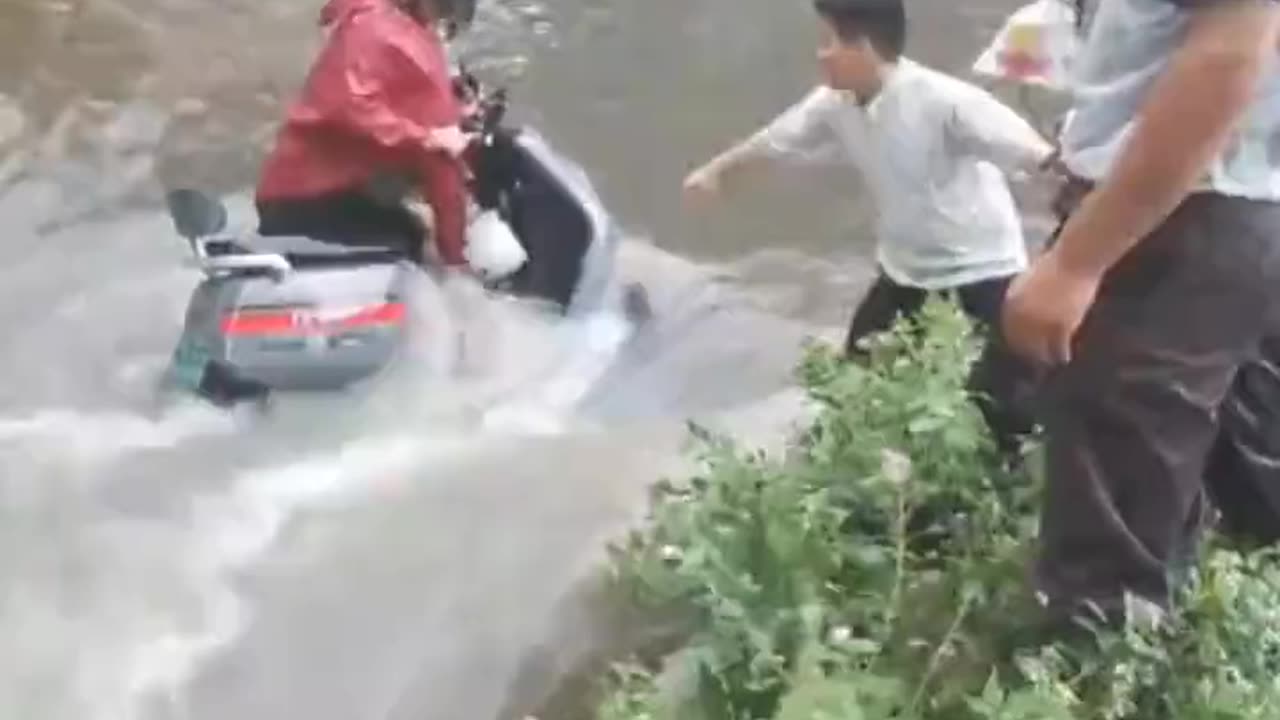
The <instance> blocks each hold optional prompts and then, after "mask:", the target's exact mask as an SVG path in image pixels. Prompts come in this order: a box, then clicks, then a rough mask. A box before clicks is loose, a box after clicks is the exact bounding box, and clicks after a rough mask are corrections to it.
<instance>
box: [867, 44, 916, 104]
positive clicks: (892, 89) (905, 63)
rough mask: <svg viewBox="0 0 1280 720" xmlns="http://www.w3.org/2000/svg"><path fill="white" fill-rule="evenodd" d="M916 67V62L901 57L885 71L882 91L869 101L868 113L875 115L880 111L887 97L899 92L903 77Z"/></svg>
mask: <svg viewBox="0 0 1280 720" xmlns="http://www.w3.org/2000/svg"><path fill="white" fill-rule="evenodd" d="M914 69H915V63H913V62H911V60H909V59H907V58H905V57H900V58H898V61H897V62H896V63H894V64H893V66H892V67H890V68H889V69H888V70H886V71H885V74H884V81H883V83H882V84H881V86H880V92H878V93H876V96H875V97H873V98H871V102H869V103H867V106H866V109H867V114H869V115H875V114H876V113H878V112H879V110H880V107H881V106H882V105H883V104H884V103H885V98H886V97H888V96H890V95H893V94H894V93H896V92H897V90H898V88H899V87H901V86H902V81H903V79H904V78H905V77H906V76H907V75H910V74H911V72H912V71H913V70H914Z"/></svg>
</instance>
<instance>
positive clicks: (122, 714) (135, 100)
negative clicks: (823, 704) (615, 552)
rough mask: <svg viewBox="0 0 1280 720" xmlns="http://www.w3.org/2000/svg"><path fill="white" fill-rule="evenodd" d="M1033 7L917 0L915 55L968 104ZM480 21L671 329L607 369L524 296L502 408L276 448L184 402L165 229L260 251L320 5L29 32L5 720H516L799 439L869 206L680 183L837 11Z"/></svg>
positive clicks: (48, 16)
mask: <svg viewBox="0 0 1280 720" xmlns="http://www.w3.org/2000/svg"><path fill="white" fill-rule="evenodd" d="M1014 4H1015V3H1014V2H1012V1H1006V0H998V1H997V0H990V1H983V2H939V1H937V0H910V1H909V5H910V7H911V15H912V21H913V29H912V39H911V43H910V44H911V50H912V53H913V55H915V56H916V57H917V58H919V59H921V60H924V61H926V62H929V63H932V64H935V65H938V66H941V67H945V68H948V69H951V70H954V71H956V72H959V73H964V72H966V71H967V68H968V67H969V65H970V64H971V63H972V61H973V59H974V58H975V57H976V56H977V54H978V52H979V51H980V49H981V47H982V45H983V44H984V42H985V41H986V40H987V39H988V38H989V36H990V34H991V33H992V32H993V31H994V29H995V27H996V26H997V25H998V23H999V22H1000V21H1001V19H1002V18H1003V17H1004V15H1005V14H1006V13H1007V12H1009V11H1010V10H1011V9H1012V7H1013V5H1014ZM480 5H481V7H480V13H479V19H478V22H477V24H476V27H475V28H474V29H473V30H472V32H471V33H470V34H469V35H468V36H467V37H466V39H465V42H463V43H462V44H461V45H460V46H459V47H458V48H457V52H458V54H459V56H460V57H461V58H462V59H463V60H465V61H466V62H467V63H468V64H469V65H470V66H472V67H473V68H475V69H477V70H479V71H480V72H481V74H482V75H483V76H484V77H485V78H486V79H487V80H489V81H492V82H501V83H505V84H507V85H508V86H509V87H510V89H511V92H512V97H513V104H514V106H515V111H514V112H515V115H516V118H517V119H518V120H519V121H521V122H524V123H527V124H529V125H532V126H534V127H536V128H537V129H538V130H539V131H540V132H541V133H542V134H543V135H545V136H546V137H547V138H548V139H549V140H550V141H551V142H552V143H553V145H555V146H556V147H557V148H558V149H559V150H560V151H562V152H564V153H565V154H567V155H568V156H570V157H572V158H573V159H575V160H576V161H577V162H578V163H580V164H581V165H583V166H584V167H585V168H586V169H587V170H588V172H589V173H590V174H591V176H592V178H593V180H594V182H595V183H596V185H597V187H598V190H599V192H600V194H601V195H602V197H603V198H604V200H605V202H606V203H607V205H608V206H609V208H610V210H611V211H612V212H613V213H614V215H615V216H616V217H617V219H618V220H619V222H620V223H621V224H622V225H623V227H625V228H626V230H627V233H628V236H629V239H628V241H627V242H626V244H625V247H624V248H623V250H622V252H621V258H620V263H619V264H620V273H622V274H623V275H624V276H625V277H627V278H628V279H631V280H636V281H639V282H641V283H643V284H644V285H645V286H646V287H647V288H648V289H649V291H650V293H651V296H652V299H653V305H654V308H655V311H656V316H655V320H654V323H653V324H652V325H651V326H650V327H648V328H646V330H645V332H644V333H643V334H642V335H641V336H639V337H636V338H633V339H632V342H631V343H630V344H629V345H628V346H627V347H626V349H625V351H624V352H623V353H622V354H621V355H619V356H616V357H615V356H610V357H609V358H607V359H604V356H603V355H600V356H595V355H593V354H592V353H593V352H596V350H598V349H599V347H601V346H602V342H603V341H602V338H603V337H605V336H607V335H608V328H607V323H604V325H600V324H592V323H583V324H581V325H580V326H576V327H571V328H563V327H553V326H550V325H549V324H548V323H547V322H546V321H545V319H543V318H541V317H540V316H538V315H536V314H534V313H532V312H528V311H526V309H523V308H521V307H519V306H515V305H512V304H510V303H501V302H493V303H487V304H485V305H484V307H482V308H479V311H478V313H477V314H476V316H475V318H473V319H472V320H471V322H475V323H477V326H478V327H480V328H481V333H482V336H483V337H484V338H485V342H484V344H483V345H482V346H483V347H484V348H485V351H484V352H485V355H484V357H482V358H480V361H479V362H478V366H477V367H475V368H473V370H472V372H471V373H469V374H468V375H467V377H466V378H465V379H462V380H458V379H450V378H448V377H445V376H444V375H442V374H441V373H440V372H437V370H438V368H437V367H436V366H435V365H433V364H432V363H431V362H424V363H423V364H422V367H421V368H415V369H414V370H413V371H411V372H406V373H404V377H400V376H397V377H396V378H394V379H393V380H392V381H388V382H387V383H384V384H382V385H380V386H378V387H377V388H376V389H375V390H374V391H372V392H371V393H370V394H369V395H368V396H366V397H360V398H342V397H339V398H319V399H310V400H307V401H306V402H299V403H296V404H290V403H282V407H280V408H278V412H277V413H276V414H275V415H274V416H273V417H271V418H270V420H269V421H267V422H260V423H252V424H249V423H244V422H241V421H240V419H238V418H236V417H234V416H229V415H227V414H224V413H219V412H215V411H213V410H211V409H209V408H205V407H201V406H197V405H192V406H187V405H182V406H177V407H171V408H164V409H157V407H156V406H155V404H154V394H153V387H154V384H155V382H156V380H157V378H158V376H159V374H160V372H161V371H162V369H163V368H164V366H165V363H166V362H167V360H168V358H169V354H170V352H171V351H172V349H173V344H174V342H175V340H176V338H177V334H178V332H179V330H180V327H181V321H182V313H183V310H184V308H185V303H186V300H187V297H188V295H189V293H190V291H191V288H192V286H193V284H194V283H195V282H196V280H197V276H196V273H195V271H194V270H193V269H192V268H191V267H190V266H189V265H187V264H185V263H184V257H185V252H186V249H185V246H184V245H183V243H182V242H181V241H179V240H177V239H176V238H175V237H173V235H172V232H171V226H170V224H169V222H168V220H167V219H166V218H165V217H164V216H162V215H161V214H160V212H159V210H158V205H159V204H158V200H159V199H160V197H161V192H162V189H163V188H166V187H174V186H177V185H188V186H194V187H199V188H202V189H205V190H209V191H214V192H218V193H222V194H225V195H226V196H228V198H229V199H230V203H231V206H232V208H233V212H234V213H238V214H236V215H235V217H236V218H238V221H242V222H248V221H249V218H248V217H247V215H246V213H245V211H246V209H247V207H246V206H247V203H246V202H245V194H246V192H247V190H248V188H250V187H251V186H252V183H253V180H254V176H255V172H256V167H257V163H258V162H259V160H260V158H261V154H262V152H263V150H264V148H265V147H266V146H267V145H268V144H269V142H270V140H271V138H272V134H273V132H274V123H275V121H276V119H277V117H278V116H279V113H280V108H281V103H282V102H283V100H284V99H285V98H287V96H288V95H289V93H290V92H291V90H292V89H293V88H294V87H296V85H297V83H298V82H299V79H300V77H301V75H302V73H303V72H305V70H306V63H307V60H308V58H309V56H310V53H311V51H312V50H313V48H314V47H315V44H316V42H317V41H318V39H319V29H318V27H317V17H318V11H319V2H318V1H317V0H2V1H0V227H2V228H3V240H0V334H2V335H3V344H4V352H3V353H0V717H3V718H13V719H14V720H169V719H173V720H178V719H179V718H181V719H184V720H215V719H217V720H224V719H227V718H236V719H237V720H279V719H280V718H307V720H357V719H359V720H401V719H408V718H414V719H415V720H427V719H431V720H488V719H489V718H501V717H505V716H506V715H508V714H510V713H513V712H515V710H514V709H515V708H523V707H531V706H533V705H536V704H537V701H538V699H539V696H540V695H541V694H542V693H545V692H546V691H547V690H548V688H550V687H551V686H552V685H553V684H554V682H555V680H556V678H557V676H558V675H559V674H561V673H562V672H564V671H565V670H566V669H568V668H571V667H572V666H573V665H574V663H576V662H577V661H578V659H580V658H581V657H582V656H584V655H585V654H586V653H588V651H589V650H590V649H591V648H592V647H593V646H594V645H596V644H598V643H599V642H601V641H602V640H603V639H604V638H606V637H607V636H608V635H609V633H608V632H606V629H605V628H602V627H600V625H599V623H598V622H597V620H598V619H599V617H601V613H599V612H596V611H597V610H599V608H595V607H593V606H592V605H591V604H590V602H588V601H585V600H584V598H583V595H582V593H581V591H580V588H581V584H582V582H583V581H584V580H585V579H587V578H589V577H590V575H591V572H592V569H593V568H595V567H597V566H598V564H599V562H600V561H601V559H602V557H603V544H604V542H605V541H606V540H607V539H608V538H609V537H611V536H613V535H614V534H616V533H617V532H618V531H619V529H620V528H623V527H625V526H626V524H627V523H629V522H632V521H634V520H636V519H637V518H638V517H639V516H640V515H641V514H642V513H643V510H644V500H645V490H646V486H647V485H648V484H649V483H651V482H653V481H654V480H656V479H658V478H660V477H661V476H662V475H664V474H666V473H673V472H679V471H680V470H681V468H682V467H683V466H684V459H683V456H682V453H681V450H682V446H683V443H684V440H685V432H684V428H685V421H686V420H689V419H697V420H700V421H703V422H706V423H711V424H718V425H719V426H722V427H724V428H727V429H732V430H734V431H735V432H740V433H743V434H745V435H747V436H748V437H752V438H759V439H760V440H761V441H762V442H767V441H776V439H777V438H778V437H779V436H780V434H781V433H782V432H784V431H785V429H786V427H787V424H788V423H789V422H790V420H791V419H792V418H795V417H796V415H797V413H798V412H799V410H800V405H799V403H798V400H797V398H796V396H795V393H794V391H793V389H792V387H791V379H790V372H791V368H792V366H793V364H794V362H795V361H796V359H797V357H798V352H799V344H800V342H801V341H802V340H803V339H804V337H806V336H808V335H811V334H822V335H828V336H830V335H836V334H838V333H839V332H840V329H839V326H840V324H841V323H843V322H844V321H845V319H846V316H847V313H848V312H849V310H850V308H851V307H852V305H853V303H854V302H856V300H857V299H858V296H859V294H860V292H861V291H862V290H863V288H864V287H865V285H866V282H867V280H868V278H869V277H870V272H871V271H870V268H869V267H868V264H867V260H866V258H867V256H868V251H869V248H870V238H869V235H868V228H869V224H868V221H869V218H870V214H869V213H870V210H869V208H868V206H867V203H866V202H865V200H864V199H863V198H862V197H861V195H860V194H859V192H858V189H859V187H858V181H857V179H856V177H852V176H848V175H844V174H841V173H838V172H823V173H821V174H814V175H808V176H806V175H798V174H797V175H795V176H786V177H780V178H777V179H774V180H772V181H765V182H762V183H760V184H759V185H757V186H756V187H754V188H751V189H748V190H746V191H744V192H743V194H741V195H740V196H738V197H737V198H735V199H733V200H732V201H730V202H728V203H726V204H725V205H724V207H722V208H720V209H717V210H712V211H710V212H707V213H704V214H702V215H700V216H697V217H693V216H690V215H689V214H687V213H685V212H683V211H682V210H681V208H680V203H679V183H680V179H681V177H682V175H683V173H684V171H685V170H687V169H688V168H689V166H690V165H691V164H692V163H693V162H695V161H696V160H699V159H702V158H704V157H705V156H707V155H708V154H709V153H711V152H713V151H715V150H717V149H718V148H719V147H721V146H722V145H723V144H724V143H725V142H728V141H730V140H732V139H733V138H736V137H738V136H740V135H741V134H743V133H745V132H747V131H749V130H751V129H753V128H754V127H755V126H756V125H758V124H759V123H760V122H762V121H764V120H766V119H767V118H768V117H769V116H770V114H771V113H772V112H775V111H777V110H778V109H780V108H781V107H782V106H783V105H784V104H786V103H789V102H791V101H793V100H795V99H797V98H799V97H800V96H801V95H802V94H803V93H804V92H805V91H806V89H807V87H808V86H809V85H810V84H811V83H812V82H813V80H814V66H813V41H814V37H815V30H816V28H815V25H814V20H813V18H812V17H811V15H810V13H809V11H808V9H807V5H808V4H807V3H806V2H801V1H799V0H797V1H796V2H778V1H777V0H681V1H678V2H676V1H670V0H645V1H632V2H605V1H604V0H547V2H541V3H540V2H533V1H531V0H505V1H500V0H481V2H480ZM602 328H603V329H602ZM604 344H607V343H604ZM427 355H428V356H429V355H430V353H427ZM566 368H568V369H569V370H566ZM579 372H581V373H583V374H585V375H584V376H589V377H590V378H591V383H590V385H591V387H590V388H588V389H584V388H583V387H581V383H579V384H578V385H575V382H576V381H577V380H579V379H581V378H579V377H578V376H577V375H574V373H579ZM575 388H576V389H575ZM495 408H497V409H501V410H509V411H510V412H508V413H507V414H506V415H504V416H503V417H507V418H516V419H517V420H520V421H517V422H511V423H497V424H487V423H484V422H481V421H480V419H481V418H484V417H492V416H493V414H492V412H491V411H493V410H494V409H495ZM531 417H532V418H536V419H537V422H533V423H531V422H528V420H529V418H531ZM521 419H522V420H521ZM531 427H534V428H536V430H537V431H536V432H530V431H529V429H530V428H531Z"/></svg>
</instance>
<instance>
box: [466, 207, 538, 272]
mask: <svg viewBox="0 0 1280 720" xmlns="http://www.w3.org/2000/svg"><path fill="white" fill-rule="evenodd" d="M465 254H466V258H467V262H468V263H469V264H470V265H471V269H472V270H474V271H475V272H476V273H478V274H480V275H481V276H483V277H484V278H485V279H487V280H501V279H502V278H505V277H507V276H508V275H511V274H512V273H514V272H516V271H517V270H519V269H520V268H521V267H523V266H524V264H525V262H527V261H528V260H529V254H528V253H527V252H525V249H524V245H521V244H520V240H519V238H517V237H516V234H515V233H514V232H512V230H511V226H509V225H507V223H506V221H504V220H503V219H502V218H501V217H500V216H499V215H498V213H497V211H496V210H485V211H483V212H481V213H480V214H479V215H477V216H476V217H475V218H474V219H472V220H471V223H470V225H469V226H468V227H467V247H466V250H465Z"/></svg>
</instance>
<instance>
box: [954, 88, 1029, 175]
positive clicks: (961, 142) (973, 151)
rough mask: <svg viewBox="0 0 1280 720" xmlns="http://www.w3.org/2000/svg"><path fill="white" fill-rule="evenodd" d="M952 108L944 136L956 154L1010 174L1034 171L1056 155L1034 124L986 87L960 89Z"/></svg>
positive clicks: (956, 93) (955, 94) (957, 91)
mask: <svg viewBox="0 0 1280 720" xmlns="http://www.w3.org/2000/svg"><path fill="white" fill-rule="evenodd" d="M949 105H950V112H949V113H947V116H946V120H945V122H944V125H943V133H944V137H945V138H946V140H947V143H948V145H949V147H951V148H952V149H953V151H954V152H957V153H963V154H966V155H970V156H973V157H977V158H981V159H983V160H986V161H987V162H990V163H991V164H993V165H995V166H996V167H999V168H1000V169H1001V170H1003V171H1005V172H1006V173H1010V174H1013V173H1016V172H1034V171H1035V170H1037V169H1039V168H1040V167H1041V166H1043V165H1044V163H1045V161H1047V160H1048V159H1049V158H1050V156H1052V155H1053V146H1052V145H1051V144H1050V143H1049V142H1048V141H1047V140H1045V139H1044V138H1043V137H1041V135H1040V133H1038V132H1036V129H1035V128H1034V127H1032V126H1031V123H1029V122H1027V121H1026V120H1025V119H1024V118H1023V117H1022V116H1021V115H1019V114H1018V113H1017V112H1015V111H1014V110H1013V108H1010V107H1009V106H1008V105H1005V104H1004V103H1002V102H1000V101H999V100H998V99H996V97H995V96H993V95H992V94H991V93H989V92H987V91H986V90H983V89H982V88H978V87H973V86H970V85H965V86H961V87H958V88H957V89H956V91H955V93H954V95H953V96H952V97H951V98H950V102H949Z"/></svg>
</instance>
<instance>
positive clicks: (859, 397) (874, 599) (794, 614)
mask: <svg viewBox="0 0 1280 720" xmlns="http://www.w3.org/2000/svg"><path fill="white" fill-rule="evenodd" d="M922 324H923V328H922V329H923V330H924V331H925V332H924V334H923V336H922V339H920V340H916V341H908V339H907V330H908V328H905V327H901V328H899V329H898V330H897V332H896V334H895V335H893V336H892V337H888V338H886V339H885V340H884V341H883V342H882V343H880V344H879V345H877V346H876V348H875V350H874V352H875V356H876V358H875V362H874V363H873V364H872V365H871V366H870V369H863V368H857V367H849V366H846V365H844V364H842V363H840V362H838V359H837V357H836V355H835V354H834V352H833V351H832V350H831V349H829V348H826V347H822V346H814V347H811V348H810V349H809V350H808V353H807V357H806V360H805V362H804V363H803V365H802V367H801V368H800V370H799V374H800V378H801V380H802V381H803V383H804V386H805V387H806V388H807V390H808V392H809V394H810V396H811V397H812V399H813V400H814V401H816V403H817V404H818V405H819V407H820V412H818V413H817V415H816V417H815V419H814V420H813V421H812V423H811V424H809V425H807V426H806V427H804V428H803V429H802V431H801V432H799V433H798V434H797V436H796V438H795V440H794V442H793V443H792V445H791V449H790V451H789V453H788V454H787V455H786V456H785V457H770V456H767V455H765V454H763V453H759V452H752V451H748V450H746V449H743V448H740V447H737V446H736V445H735V444H734V443H733V442H732V441H731V440H729V439H727V438H722V437H713V436H710V435H708V434H707V433H706V432H705V431H698V432H696V434H697V435H698V436H699V438H698V439H699V444H700V447H701V452H702V460H703V463H702V467H703V472H701V473H700V474H699V475H698V476H697V477H694V478H691V479H689V480H687V481H683V482H679V483H668V484H664V485H662V486H661V487H659V488H658V490H657V492H656V493H655V498H654V504H653V509H652V519H651V523H650V524H649V525H648V526H647V529H646V530H644V531H643V532H641V533H638V534H635V535H634V536H632V537H631V538H629V540H628V541H627V542H626V543H625V544H624V545H622V546H620V547H618V548H617V550H616V553H615V566H614V569H615V573H616V577H615V579H616V581H617V583H618V586H619V587H620V588H621V589H623V590H624V591H625V592H626V593H627V597H628V598H629V600H630V602H632V603H634V604H635V606H636V607H637V608H640V609H642V610H644V611H647V612H653V613H657V614H673V615H675V616H680V617H692V618H693V620H692V622H691V623H690V625H689V627H688V631H687V633H685V634H684V636H683V637H684V638H685V642H684V644H683V647H682V649H681V650H679V651H678V652H676V653H674V654H668V655H665V656H663V657H653V656H649V657H646V656H637V657H634V658H632V659H631V660H630V661H628V662H626V663H622V664H618V665H616V666H615V667H614V668H613V669H612V671H611V672H610V673H609V674H608V676H607V677H606V678H603V679H602V680H601V683H600V697H599V702H598V713H597V716H598V717H599V718H601V720H811V719H812V720H820V719H824V718H829V719H830V720H855V719H865V720H880V719H885V720H887V719H889V718H898V719H903V720H912V719H920V720H925V719H928V720H934V719H937V720H971V719H972V720H979V719H991V720H994V719H997V718H998V719H999V720H1019V719H1024V718H1025V719H1026V720H1031V719H1032V718H1035V719H1036V720H1052V719H1061V720H1077V719H1080V720H1083V719H1086V718H1087V719H1090V720H1092V719H1094V718H1117V719H1125V720H1129V719H1132V720H1152V719H1156V718H1159V719H1162V720H1163V719H1166V718H1179V719H1181V718H1185V719H1188V720H1191V719H1196V720H1200V719H1208V718H1214V719H1222V720H1227V719H1231V718H1258V719H1259V720H1261V719H1263V718H1266V719H1268V720H1273V719H1274V718H1280V672H1277V671H1280V570H1278V569H1277V567H1276V566H1275V565H1273V564H1271V563H1270V562H1269V561H1268V559H1267V558H1264V557H1245V556H1242V555H1239V554H1234V553H1232V552H1229V551H1227V550H1225V549H1222V548H1221V547H1217V546H1216V545H1215V544H1214V543H1210V544H1209V545H1208V546H1206V550H1205V553H1204V555H1203V557H1202V559H1201V562H1200V565H1199V568H1198V570H1197V572H1195V573H1193V580H1192V582H1191V583H1190V584H1189V585H1188V586H1187V588H1186V590H1185V592H1184V594H1183V597H1182V598H1181V608H1182V609H1181V610H1180V611H1179V613H1178V614H1177V615H1176V616H1175V617H1174V618H1173V619H1172V621H1171V622H1170V623H1168V624H1166V625H1165V626H1164V627H1162V628H1161V629H1159V630H1144V629H1141V628H1131V629H1129V630H1126V631H1124V632H1117V633H1112V634H1102V635H1099V637H1098V638H1097V640H1096V642H1095V643H1090V644H1082V645H1079V646H1074V647H1066V646H1061V645H1048V646H1046V645H1039V644H1037V643H1034V642H1031V641H1030V638H1031V637H1032V633H1029V632H1028V631H1029V630H1030V629H1032V628H1034V627H1035V622H1036V619H1037V612H1036V607H1035V603H1034V601H1033V598H1032V597H1030V595H1029V591H1028V589H1027V583H1026V579H1027V567H1028V563H1029V560H1030V553H1031V552H1032V551H1033V550H1034V538H1035V530H1036V514H1037V512H1038V509H1039V508H1038V497H1039V492H1040V489H1039V483H1038V481H1037V479H1036V478H1034V477H1032V476H1030V475H1027V474H1023V473H1021V472H1011V471H1006V470H1004V469H1002V468H1001V465H1000V464H999V463H998V462H996V456H995V450H994V448H993V447H992V446H991V444H990V443H989V441H988V439H987V436H986V434H985V432H984V428H983V425H982V421H981V418H980V417H979V416H978V414H977V412H976V410H975V409H974V408H973V407H972V405H971V403H969V402H968V400H967V398H966V396H965V391H964V381H965V377H966V373H967V366H968V363H969V361H970V360H971V359H972V358H973V357H974V355H975V353H976V351H977V343H976V341H975V340H974V338H973V337H972V336H971V332H970V327H969V325H968V323H967V322H966V321H965V319H964V318H963V316H961V315H960V314H959V313H957V312H956V311H955V310H954V308H953V307H951V306H949V305H945V304H942V303H940V302H939V303H934V304H932V305H931V306H930V307H929V308H928V310H927V313H926V319H925V320H924V321H923V323H922ZM1036 464H1037V463H1035V462H1032V463H1029V466H1031V467H1034V466H1036ZM548 720H554V719H553V718H548Z"/></svg>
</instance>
